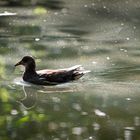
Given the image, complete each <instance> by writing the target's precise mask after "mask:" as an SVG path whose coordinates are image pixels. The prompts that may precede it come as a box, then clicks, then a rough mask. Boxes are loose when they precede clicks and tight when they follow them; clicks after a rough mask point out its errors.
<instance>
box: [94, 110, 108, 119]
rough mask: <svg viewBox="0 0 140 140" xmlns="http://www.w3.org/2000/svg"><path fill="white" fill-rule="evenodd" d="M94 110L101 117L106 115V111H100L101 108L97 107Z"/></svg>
mask: <svg viewBox="0 0 140 140" xmlns="http://www.w3.org/2000/svg"><path fill="white" fill-rule="evenodd" d="M94 112H95V114H96V115H97V116H100V117H105V116H106V113H104V112H102V111H100V110H99V109H95V110H94Z"/></svg>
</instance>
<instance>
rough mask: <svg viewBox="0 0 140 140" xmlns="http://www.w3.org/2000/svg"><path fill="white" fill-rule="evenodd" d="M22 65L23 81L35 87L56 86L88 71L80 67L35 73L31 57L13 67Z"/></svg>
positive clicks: (79, 76) (77, 77) (24, 58)
mask: <svg viewBox="0 0 140 140" xmlns="http://www.w3.org/2000/svg"><path fill="white" fill-rule="evenodd" d="M18 65H23V66H24V67H25V72H24V74H23V80H24V81H26V82H29V83H33V84H37V85H57V84H61V83H66V82H70V81H73V80H77V79H79V78H81V77H82V76H83V75H84V74H85V73H88V72H90V71H85V70H83V68H82V66H81V65H76V66H73V67H70V68H65V69H57V70H50V69H44V70H39V71H36V64H35V60H34V59H33V57H31V56H24V57H23V58H22V60H21V61H19V62H18V63H17V64H15V66H18Z"/></svg>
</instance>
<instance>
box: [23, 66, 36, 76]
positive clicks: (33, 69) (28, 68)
mask: <svg viewBox="0 0 140 140" xmlns="http://www.w3.org/2000/svg"><path fill="white" fill-rule="evenodd" d="M24 74H31V75H37V73H36V67H35V64H30V65H27V66H26V67H25V73H24Z"/></svg>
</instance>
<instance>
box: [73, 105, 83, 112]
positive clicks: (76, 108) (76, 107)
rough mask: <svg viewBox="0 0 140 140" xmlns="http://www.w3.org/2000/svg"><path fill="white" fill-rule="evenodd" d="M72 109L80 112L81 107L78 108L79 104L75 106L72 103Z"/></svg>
mask: <svg viewBox="0 0 140 140" xmlns="http://www.w3.org/2000/svg"><path fill="white" fill-rule="evenodd" d="M72 107H73V108H74V109H75V110H77V111H81V106H80V105H79V104H77V103H74V104H73V105H72Z"/></svg>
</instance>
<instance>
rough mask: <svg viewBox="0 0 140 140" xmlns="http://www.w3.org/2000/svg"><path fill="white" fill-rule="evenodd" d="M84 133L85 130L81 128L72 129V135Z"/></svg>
mask: <svg viewBox="0 0 140 140" xmlns="http://www.w3.org/2000/svg"><path fill="white" fill-rule="evenodd" d="M82 131H83V129H82V128H81V127H74V128H72V134H75V135H81V134H82Z"/></svg>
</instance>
